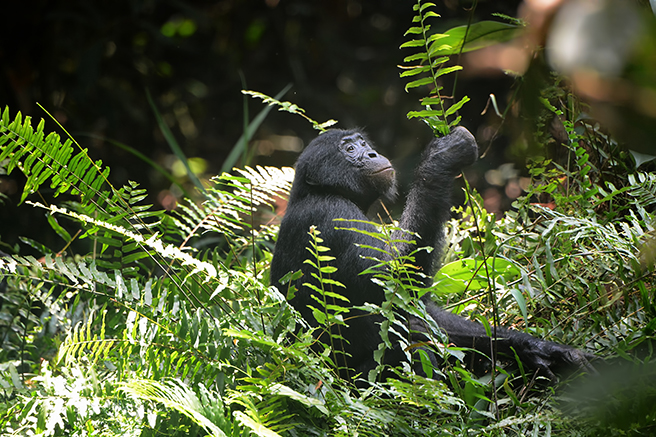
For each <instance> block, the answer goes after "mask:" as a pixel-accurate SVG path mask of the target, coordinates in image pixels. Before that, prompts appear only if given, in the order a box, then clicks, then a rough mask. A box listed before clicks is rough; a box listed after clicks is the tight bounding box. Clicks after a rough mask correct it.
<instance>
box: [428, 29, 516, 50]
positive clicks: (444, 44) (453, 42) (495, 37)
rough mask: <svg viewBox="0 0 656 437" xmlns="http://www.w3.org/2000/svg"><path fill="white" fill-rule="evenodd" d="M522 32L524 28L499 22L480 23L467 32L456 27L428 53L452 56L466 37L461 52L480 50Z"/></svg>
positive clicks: (434, 44) (447, 32) (448, 31)
mask: <svg viewBox="0 0 656 437" xmlns="http://www.w3.org/2000/svg"><path fill="white" fill-rule="evenodd" d="M523 31H524V28H523V27H521V26H517V25H514V24H508V23H501V22H499V21H480V22H478V23H474V24H472V25H471V26H470V27H469V30H467V26H458V27H454V28H453V29H449V30H447V31H446V32H444V33H445V34H446V35H447V36H446V37H445V38H440V39H439V40H437V41H436V42H435V43H433V44H432V45H431V47H430V48H429V50H428V52H429V53H430V54H431V56H434V55H454V54H458V53H460V51H461V50H460V49H461V48H462V42H463V40H464V38H465V34H466V35H467V41H466V42H465V44H464V48H462V52H463V53H465V52H470V51H472V50H478V49H482V48H483V47H488V46H491V45H493V44H497V43H500V42H506V41H509V40H511V39H513V38H515V37H517V36H518V35H519V34H521V33H522V32H523Z"/></svg>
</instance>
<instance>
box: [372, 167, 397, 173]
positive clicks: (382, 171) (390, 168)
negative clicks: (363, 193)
mask: <svg viewBox="0 0 656 437" xmlns="http://www.w3.org/2000/svg"><path fill="white" fill-rule="evenodd" d="M386 171H394V167H392V166H391V165H390V166H388V167H384V168H381V169H380V170H376V171H374V172H371V174H372V175H374V174H380V173H384V172H386Z"/></svg>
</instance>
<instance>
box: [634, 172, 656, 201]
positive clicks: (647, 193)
mask: <svg viewBox="0 0 656 437" xmlns="http://www.w3.org/2000/svg"><path fill="white" fill-rule="evenodd" d="M628 177H629V183H630V184H631V185H630V186H629V189H628V194H629V195H630V196H631V197H633V198H635V200H636V202H638V204H640V205H641V206H642V207H647V206H650V205H653V204H654V203H656V174H654V173H642V172H638V173H636V174H630V175H628Z"/></svg>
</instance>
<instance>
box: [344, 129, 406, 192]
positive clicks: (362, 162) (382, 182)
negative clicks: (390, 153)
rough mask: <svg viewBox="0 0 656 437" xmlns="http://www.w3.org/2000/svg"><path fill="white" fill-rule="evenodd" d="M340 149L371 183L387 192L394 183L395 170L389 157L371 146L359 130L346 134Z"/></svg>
mask: <svg viewBox="0 0 656 437" xmlns="http://www.w3.org/2000/svg"><path fill="white" fill-rule="evenodd" d="M339 150H340V151H341V152H342V154H343V155H344V157H345V158H346V160H347V161H348V162H349V163H350V164H351V165H352V166H354V167H355V168H356V169H357V170H356V171H358V172H361V174H362V176H364V179H365V180H367V179H368V180H369V181H370V183H371V185H373V186H375V187H378V189H380V190H381V192H385V191H387V190H388V189H389V187H390V186H391V185H393V184H394V178H395V172H394V168H393V167H392V163H390V162H389V159H387V158H385V157H384V156H383V155H381V154H379V153H378V152H376V151H375V150H374V149H372V148H371V146H370V145H369V143H367V141H366V139H365V138H364V137H363V136H362V134H360V133H359V132H356V133H351V134H347V135H344V136H343V137H342V139H341V141H340V143H339Z"/></svg>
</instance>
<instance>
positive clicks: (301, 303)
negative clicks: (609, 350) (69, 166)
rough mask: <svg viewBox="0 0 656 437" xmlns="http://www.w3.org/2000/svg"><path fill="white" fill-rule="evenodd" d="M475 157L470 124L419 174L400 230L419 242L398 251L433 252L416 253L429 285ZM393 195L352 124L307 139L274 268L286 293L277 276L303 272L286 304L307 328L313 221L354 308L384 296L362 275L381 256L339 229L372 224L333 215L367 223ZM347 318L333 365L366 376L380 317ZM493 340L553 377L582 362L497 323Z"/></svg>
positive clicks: (438, 316)
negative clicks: (342, 359) (341, 355)
mask: <svg viewBox="0 0 656 437" xmlns="http://www.w3.org/2000/svg"><path fill="white" fill-rule="evenodd" d="M477 157H478V148H477V145H476V140H475V139H474V137H473V136H472V135H471V134H470V133H469V131H467V130H466V129H464V128H456V129H455V130H454V131H453V133H451V134H450V135H448V136H446V137H443V138H439V139H435V140H433V141H432V142H431V143H430V144H429V145H428V147H427V149H426V151H425V152H424V154H423V156H422V160H421V163H420V164H419V166H418V168H417V170H416V175H415V182H414V185H413V187H412V189H411V191H410V193H409V195H408V198H407V202H406V205H405V209H404V211H403V215H402V217H401V220H400V226H401V228H403V229H406V230H408V231H411V232H414V233H416V234H418V235H419V236H420V238H417V239H415V240H416V245H411V244H407V243H405V244H399V245H398V249H399V252H400V254H401V255H407V254H409V253H411V252H412V251H413V250H415V249H416V248H418V247H426V246H434V247H435V248H436V250H434V251H432V253H429V252H427V251H419V252H418V253H417V254H416V255H415V260H416V262H415V264H416V266H417V267H419V268H420V269H421V270H423V272H424V273H425V274H426V277H427V280H426V281H427V282H430V278H431V277H432V275H433V273H434V272H435V268H436V267H437V266H436V265H435V264H436V262H435V260H434V258H435V254H440V247H441V239H442V236H443V226H444V223H445V222H446V220H447V219H448V217H449V210H450V207H451V205H450V195H451V191H452V189H453V184H454V179H455V177H456V176H457V175H458V174H459V173H460V170H461V169H462V168H463V167H465V166H467V165H470V164H472V163H473V162H474V161H475V160H476V159H477ZM395 192H396V178H395V172H394V169H393V168H392V165H391V164H390V162H389V161H388V160H387V158H385V157H384V156H382V155H380V154H378V153H377V152H376V151H375V150H374V149H372V148H371V146H370V142H369V140H368V139H367V137H366V136H365V135H364V133H362V132H360V131H358V130H350V131H345V130H330V131H328V132H325V133H323V134H321V135H320V136H319V137H317V138H316V139H315V140H314V141H312V142H311V143H310V144H309V145H308V147H307V148H306V149H305V150H304V151H303V153H302V154H301V156H300V157H299V159H298V162H297V163H296V177H295V179H294V184H293V187H292V191H291V194H290V197H289V204H288V206H287V212H286V214H285V218H284V219H283V221H282V225H281V226H280V233H279V235H278V242H277V243H276V247H275V252H274V256H273V262H272V264H271V282H272V284H273V285H275V286H277V287H278V289H279V290H281V291H282V292H285V291H286V290H287V288H286V287H287V286H288V285H282V284H280V282H279V281H280V279H281V278H282V277H283V276H284V275H285V274H287V273H289V272H290V271H297V270H302V271H303V273H304V275H303V277H302V278H300V279H298V280H297V281H296V282H295V284H294V285H295V286H296V288H297V289H298V291H297V293H296V296H295V297H294V298H293V299H292V301H291V303H292V305H293V306H294V307H295V308H296V309H297V310H298V311H299V312H300V313H301V314H302V315H303V317H304V318H305V320H306V321H308V322H309V323H310V324H312V325H316V322H315V320H314V317H313V315H312V311H311V310H310V309H309V308H308V305H313V306H316V303H315V302H314V300H313V299H311V297H310V295H311V293H312V290H310V289H309V288H308V287H303V286H302V284H303V283H307V282H312V280H311V276H310V274H309V273H310V271H311V270H310V267H309V266H308V265H307V264H304V263H303V261H304V260H306V259H307V258H308V257H309V252H308V251H307V250H306V249H305V248H306V247H307V246H308V241H309V236H308V230H309V229H310V226H312V225H315V226H316V227H317V228H318V229H319V230H320V231H321V238H322V239H323V240H324V243H323V245H325V246H327V247H329V248H330V249H331V254H332V255H333V256H335V257H336V259H335V260H334V261H333V265H334V266H335V267H337V271H336V272H335V273H334V274H333V275H332V279H334V280H337V281H339V282H341V283H342V284H344V285H345V286H346V289H345V290H343V289H339V290H338V291H339V292H340V293H342V294H343V295H345V296H346V297H347V298H348V299H349V300H350V305H351V306H358V305H363V304H364V303H366V302H370V303H375V304H377V305H380V304H381V303H382V302H383V301H384V294H383V291H382V289H381V288H380V287H379V286H378V285H376V284H375V283H374V282H372V281H371V277H370V276H369V275H361V274H360V273H361V272H363V271H364V270H365V269H367V268H369V267H372V266H373V265H374V261H372V260H370V259H367V257H380V256H381V253H379V252H374V251H373V250H372V249H370V248H366V247H362V246H358V245H357V244H356V243H360V244H362V245H368V246H373V247H381V246H382V243H381V242H380V241H378V240H375V239H373V238H369V237H368V236H366V235H364V234H361V233H356V232H352V231H346V230H340V229H336V228H339V227H356V228H360V229H364V230H368V231H375V229H373V228H372V227H371V226H370V225H367V224H363V223H360V222H348V224H345V223H343V222H335V221H333V220H334V219H336V218H343V219H354V220H366V219H367V218H366V216H365V212H366V211H367V210H368V209H369V207H370V206H371V205H372V204H373V203H374V202H375V201H376V200H377V199H379V198H381V197H391V196H394V195H395ZM404 238H405V239H406V240H407V239H410V238H408V234H405V235H399V239H404ZM438 256H439V255H438ZM426 285H428V284H426ZM422 299H423V301H424V303H425V305H426V307H427V310H428V313H429V314H430V316H432V317H433V318H434V319H435V321H436V322H437V324H438V325H439V326H440V328H442V329H443V330H444V331H445V332H446V333H447V335H448V338H449V341H450V342H452V343H454V344H456V345H457V346H461V347H470V348H475V349H478V350H480V351H482V352H483V353H485V354H486V355H488V356H490V343H491V342H490V338H489V337H488V336H487V335H486V333H485V329H484V328H483V326H482V325H480V324H478V323H474V322H471V321H469V320H466V319H464V318H462V317H459V316H457V315H455V314H453V313H450V312H447V311H445V310H442V309H440V308H439V307H437V306H436V305H435V304H434V303H433V302H432V301H431V299H430V296H428V295H425V296H424V297H423V298H422ZM364 314H365V313H361V315H364ZM348 316H349V320H348V325H349V327H348V329H344V328H342V330H341V332H340V334H341V335H342V336H343V337H344V338H345V339H346V340H347V342H346V343H345V344H343V345H342V347H343V348H344V350H345V351H346V352H347V353H348V356H349V358H348V359H347V360H346V363H339V364H340V366H344V364H346V365H347V366H348V367H349V368H351V369H354V370H355V371H356V372H357V373H359V372H363V376H364V377H366V375H367V373H366V372H367V371H368V370H370V369H372V368H374V367H375V361H374V359H373V352H374V350H376V349H377V347H378V344H379V343H380V336H379V329H380V327H379V324H378V323H380V321H381V320H382V319H381V317H382V316H373V315H370V314H366V316H361V317H353V312H351V313H349V314H348ZM415 322H416V321H415ZM411 325H413V327H415V328H417V326H419V325H420V324H419V323H414V324H413V323H412V320H411ZM415 325H417V326H415ZM415 335H416V336H417V341H421V340H422V339H421V334H415ZM497 337H498V340H497V343H496V348H497V350H498V351H499V352H505V353H511V349H510V348H511V347H512V348H513V349H514V350H515V351H516V352H517V354H518V355H519V357H520V358H521V360H522V362H523V364H524V365H525V366H529V367H532V368H535V369H539V370H541V371H542V372H543V373H544V374H545V375H547V376H549V377H551V378H554V375H553V373H552V370H553V371H556V370H558V368H559V367H561V366H572V365H573V366H586V365H587V360H586V356H585V354H584V353H582V352H580V351H579V350H577V349H574V348H571V347H568V346H563V345H559V344H556V343H551V342H547V341H543V340H539V339H537V338H534V337H532V336H530V335H527V334H524V333H521V332H517V331H512V330H507V329H498V330H497ZM404 358H405V356H404V354H403V353H402V351H401V350H398V348H397V350H392V351H388V352H387V353H386V355H385V361H386V362H388V363H390V364H398V363H399V362H400V360H402V359H404Z"/></svg>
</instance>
